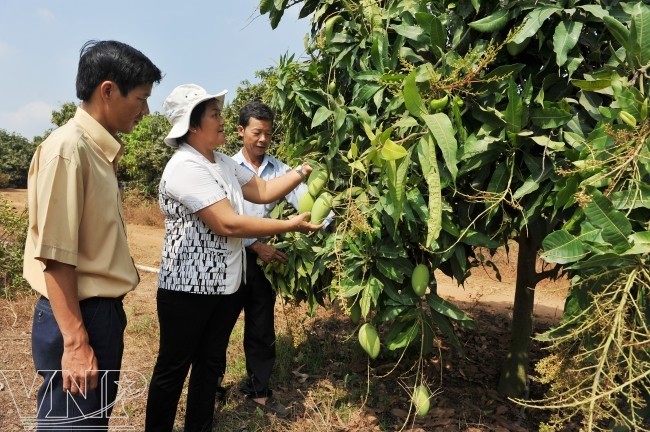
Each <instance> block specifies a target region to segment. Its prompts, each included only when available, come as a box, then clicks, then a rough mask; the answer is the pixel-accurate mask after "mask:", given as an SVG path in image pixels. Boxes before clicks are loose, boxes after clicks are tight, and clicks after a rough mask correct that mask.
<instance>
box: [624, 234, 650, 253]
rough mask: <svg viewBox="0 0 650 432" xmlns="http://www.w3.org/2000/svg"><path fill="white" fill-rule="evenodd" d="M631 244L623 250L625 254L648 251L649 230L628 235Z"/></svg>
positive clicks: (649, 251) (649, 245) (649, 250)
mask: <svg viewBox="0 0 650 432" xmlns="http://www.w3.org/2000/svg"><path fill="white" fill-rule="evenodd" d="M629 240H630V243H632V244H633V246H632V247H631V248H630V249H628V250H626V251H625V255H632V254H634V255H640V254H647V253H650V231H643V232H638V233H634V234H632V235H631V236H630V237H629Z"/></svg>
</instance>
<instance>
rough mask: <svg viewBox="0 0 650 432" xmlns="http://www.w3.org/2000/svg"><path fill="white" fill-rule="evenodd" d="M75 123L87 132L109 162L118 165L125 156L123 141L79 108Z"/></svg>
mask: <svg viewBox="0 0 650 432" xmlns="http://www.w3.org/2000/svg"><path fill="white" fill-rule="evenodd" d="M74 121H75V122H77V123H78V124H79V125H80V126H81V127H82V128H83V129H84V130H85V131H86V133H87V134H88V135H89V136H90V138H91V139H92V140H93V141H94V142H95V144H97V146H98V147H99V148H100V150H101V151H102V153H104V156H106V159H108V160H109V162H111V163H116V162H117V161H118V160H119V159H120V157H122V155H123V154H124V144H123V143H122V141H121V140H120V139H119V138H116V137H114V136H113V135H111V134H110V133H109V132H108V131H107V130H106V129H105V128H104V126H102V125H101V124H100V123H99V122H98V121H97V120H95V119H94V118H93V117H92V116H91V115H90V114H88V113H87V112H86V111H84V109H83V108H81V107H77V111H76V112H75V115H74Z"/></svg>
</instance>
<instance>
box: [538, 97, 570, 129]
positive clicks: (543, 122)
mask: <svg viewBox="0 0 650 432" xmlns="http://www.w3.org/2000/svg"><path fill="white" fill-rule="evenodd" d="M572 118H573V114H572V113H571V111H570V108H569V105H568V104H567V103H564V102H559V103H555V102H545V103H544V108H533V109H532V110H531V111H530V119H531V121H532V122H533V124H534V125H535V126H537V127H539V128H541V129H555V128H558V127H560V126H564V125H565V124H567V123H568V122H569V121H570V120H571V119H572Z"/></svg>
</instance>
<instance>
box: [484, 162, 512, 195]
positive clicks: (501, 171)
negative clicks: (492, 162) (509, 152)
mask: <svg viewBox="0 0 650 432" xmlns="http://www.w3.org/2000/svg"><path fill="white" fill-rule="evenodd" d="M509 180H510V170H509V169H508V166H507V165H506V163H505V162H503V163H500V164H498V165H497V166H496V168H495V169H494V172H493V173H492V177H491V178H490V182H489V183H488V187H487V191H488V192H503V191H505V190H506V187H508V181H509Z"/></svg>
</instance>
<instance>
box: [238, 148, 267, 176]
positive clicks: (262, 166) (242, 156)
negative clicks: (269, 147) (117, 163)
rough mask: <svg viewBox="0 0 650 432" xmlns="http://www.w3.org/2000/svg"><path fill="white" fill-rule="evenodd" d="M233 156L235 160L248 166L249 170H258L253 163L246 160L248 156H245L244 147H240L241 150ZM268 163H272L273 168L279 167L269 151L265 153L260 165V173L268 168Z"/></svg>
mask: <svg viewBox="0 0 650 432" xmlns="http://www.w3.org/2000/svg"><path fill="white" fill-rule="evenodd" d="M232 158H233V159H234V160H235V162H237V163H238V164H239V165H243V166H245V167H246V168H248V169H249V170H251V171H253V172H256V170H255V167H254V166H253V165H251V164H250V163H249V162H248V161H247V160H246V158H245V157H244V153H243V149H240V150H239V151H238V152H237V154H236V155H234V156H233V157H232ZM266 165H271V166H272V167H273V168H276V169H277V165H276V159H275V158H274V157H271V156H269V154H268V153H265V154H264V159H263V160H262V164H261V165H260V169H259V174H261V173H262V172H263V171H264V169H265V168H266Z"/></svg>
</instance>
